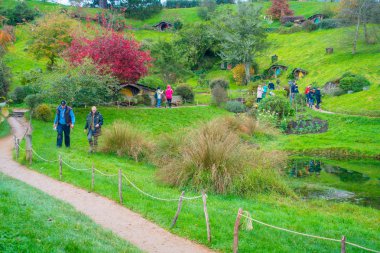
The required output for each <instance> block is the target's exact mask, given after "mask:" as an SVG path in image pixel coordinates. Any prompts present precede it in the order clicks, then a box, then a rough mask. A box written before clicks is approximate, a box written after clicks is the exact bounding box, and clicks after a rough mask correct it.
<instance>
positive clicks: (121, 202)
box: [119, 169, 123, 204]
mask: <svg viewBox="0 0 380 253" xmlns="http://www.w3.org/2000/svg"><path fill="white" fill-rule="evenodd" d="M121 176H122V175H121V169H119V199H120V204H123V194H122V178H121Z"/></svg>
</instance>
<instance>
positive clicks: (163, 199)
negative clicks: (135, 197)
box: [122, 174, 202, 201]
mask: <svg viewBox="0 0 380 253" xmlns="http://www.w3.org/2000/svg"><path fill="white" fill-rule="evenodd" d="M122 175H123V177H124V178H125V180H127V182H128V183H129V184H130V185H132V186H133V187H134V188H135V189H136V190H138V191H139V192H140V193H142V194H144V195H145V196H148V197H150V198H152V199H156V200H161V201H178V198H175V199H169V198H161V197H156V196H153V195H151V194H149V193H147V192H144V191H143V190H141V189H140V188H139V187H137V186H136V185H135V184H134V183H133V182H132V181H131V180H129V179H128V178H127V176H126V175H125V174H122ZM182 198H183V199H187V200H193V199H199V198H202V195H199V196H195V197H185V196H183V197H182Z"/></svg>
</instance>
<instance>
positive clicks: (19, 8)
mask: <svg viewBox="0 0 380 253" xmlns="http://www.w3.org/2000/svg"><path fill="white" fill-rule="evenodd" d="M0 15H1V16H5V17H6V18H7V21H6V22H7V24H9V25H17V24H20V23H24V22H29V21H32V20H34V19H35V18H36V17H37V16H39V12H38V11H36V10H35V9H33V8H31V7H29V6H28V4H27V3H26V2H25V1H20V2H17V4H16V5H15V6H14V7H13V8H12V9H2V10H0Z"/></svg>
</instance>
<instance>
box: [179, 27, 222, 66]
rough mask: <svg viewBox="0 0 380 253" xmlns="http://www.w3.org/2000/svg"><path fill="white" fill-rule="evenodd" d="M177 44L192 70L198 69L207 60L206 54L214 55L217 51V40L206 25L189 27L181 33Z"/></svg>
mask: <svg viewBox="0 0 380 253" xmlns="http://www.w3.org/2000/svg"><path fill="white" fill-rule="evenodd" d="M176 44H177V45H178V47H179V48H181V51H182V52H183V53H182V55H184V56H186V58H187V62H188V63H189V65H190V67H191V68H192V69H197V68H198V67H199V65H200V64H201V63H202V61H203V60H204V59H205V57H204V56H205V54H206V52H211V53H212V54H213V53H214V51H215V50H216V44H217V42H216V39H215V38H214V36H213V35H212V33H211V27H210V25H208V24H205V23H196V24H194V25H190V26H187V27H186V28H185V29H182V30H181V31H180V32H179V39H178V40H177V41H176Z"/></svg>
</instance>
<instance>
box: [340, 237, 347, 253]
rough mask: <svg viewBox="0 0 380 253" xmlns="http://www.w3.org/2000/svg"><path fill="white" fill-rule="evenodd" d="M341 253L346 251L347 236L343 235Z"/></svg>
mask: <svg viewBox="0 0 380 253" xmlns="http://www.w3.org/2000/svg"><path fill="white" fill-rule="evenodd" d="M340 253H346V237H345V236H343V237H342V240H341V248H340Z"/></svg>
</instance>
